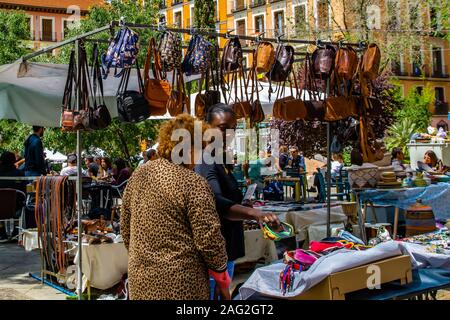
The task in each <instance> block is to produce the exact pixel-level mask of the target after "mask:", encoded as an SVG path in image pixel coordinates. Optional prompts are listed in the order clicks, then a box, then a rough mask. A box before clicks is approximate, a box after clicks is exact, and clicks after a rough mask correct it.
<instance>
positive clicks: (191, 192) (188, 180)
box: [120, 159, 227, 300]
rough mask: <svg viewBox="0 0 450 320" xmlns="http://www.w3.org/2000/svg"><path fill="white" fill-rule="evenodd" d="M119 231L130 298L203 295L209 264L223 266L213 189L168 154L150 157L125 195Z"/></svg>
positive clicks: (224, 259) (205, 296)
mask: <svg viewBox="0 0 450 320" xmlns="http://www.w3.org/2000/svg"><path fill="white" fill-rule="evenodd" d="M120 227H121V234H122V237H123V240H124V243H125V246H126V248H127V249H128V252H129V261H128V283H129V293H130V299H133V300H138V299H139V300H142V299H144V300H157V299H162V300H169V299H170V300H172V299H176V300H199V299H204V300H207V299H208V298H209V277H208V268H210V269H213V270H216V271H221V270H224V269H225V268H226V262H227V254H226V249H225V240H224V238H223V236H222V234H221V232H220V220H219V216H218V214H217V212H216V205H215V201H214V195H213V193H212V191H211V189H210V187H209V185H208V183H207V182H206V180H204V179H203V178H202V177H200V176H198V175H197V174H195V173H194V172H193V171H191V170H188V169H186V168H184V167H181V166H179V165H175V164H173V163H171V162H169V161H168V160H165V159H158V160H155V161H149V162H147V163H146V164H144V165H142V166H141V167H139V168H138V169H137V170H136V171H135V172H134V173H133V175H132V177H131V178H130V180H129V182H128V184H127V187H126V189H125V193H124V196H123V204H122V212H121V217H120Z"/></svg>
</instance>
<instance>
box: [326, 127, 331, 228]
mask: <svg viewBox="0 0 450 320" xmlns="http://www.w3.org/2000/svg"><path fill="white" fill-rule="evenodd" d="M330 220H331V125H330V123H329V122H327V237H331V221H330Z"/></svg>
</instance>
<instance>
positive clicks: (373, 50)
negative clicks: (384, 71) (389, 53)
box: [361, 43, 381, 80]
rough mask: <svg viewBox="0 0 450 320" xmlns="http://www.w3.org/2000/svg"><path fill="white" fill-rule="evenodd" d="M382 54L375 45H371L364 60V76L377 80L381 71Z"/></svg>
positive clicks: (365, 53)
mask: <svg viewBox="0 0 450 320" xmlns="http://www.w3.org/2000/svg"><path fill="white" fill-rule="evenodd" d="M380 61H381V52H380V48H378V46H377V45H376V44H375V43H371V44H369V46H368V47H367V49H366V51H365V52H364V55H363V58H362V70H361V72H362V76H363V77H365V78H367V79H369V80H375V79H376V78H377V77H378V70H379V69H380Z"/></svg>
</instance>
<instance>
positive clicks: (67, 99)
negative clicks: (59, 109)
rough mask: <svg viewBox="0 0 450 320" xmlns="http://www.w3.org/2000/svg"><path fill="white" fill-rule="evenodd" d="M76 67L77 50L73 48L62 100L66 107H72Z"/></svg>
mask: <svg viewBox="0 0 450 320" xmlns="http://www.w3.org/2000/svg"><path fill="white" fill-rule="evenodd" d="M74 68H75V50H72V51H71V52H70V59H69V69H68V71H67V79H66V84H65V86H64V95H63V100H62V105H63V107H64V109H71V102H72V89H73V83H74V81H75V78H74Z"/></svg>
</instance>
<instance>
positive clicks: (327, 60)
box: [311, 45, 336, 79]
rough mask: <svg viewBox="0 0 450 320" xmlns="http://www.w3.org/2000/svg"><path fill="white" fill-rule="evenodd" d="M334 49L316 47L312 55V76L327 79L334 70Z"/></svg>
mask: <svg viewBox="0 0 450 320" xmlns="http://www.w3.org/2000/svg"><path fill="white" fill-rule="evenodd" d="M335 57H336V49H335V47H333V46H331V45H325V46H323V47H322V46H318V47H317V49H316V50H314V52H313V54H312V57H311V59H312V67H313V72H314V76H315V77H316V78H318V79H328V78H329V77H330V76H331V73H332V72H333V69H334V59H335Z"/></svg>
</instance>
